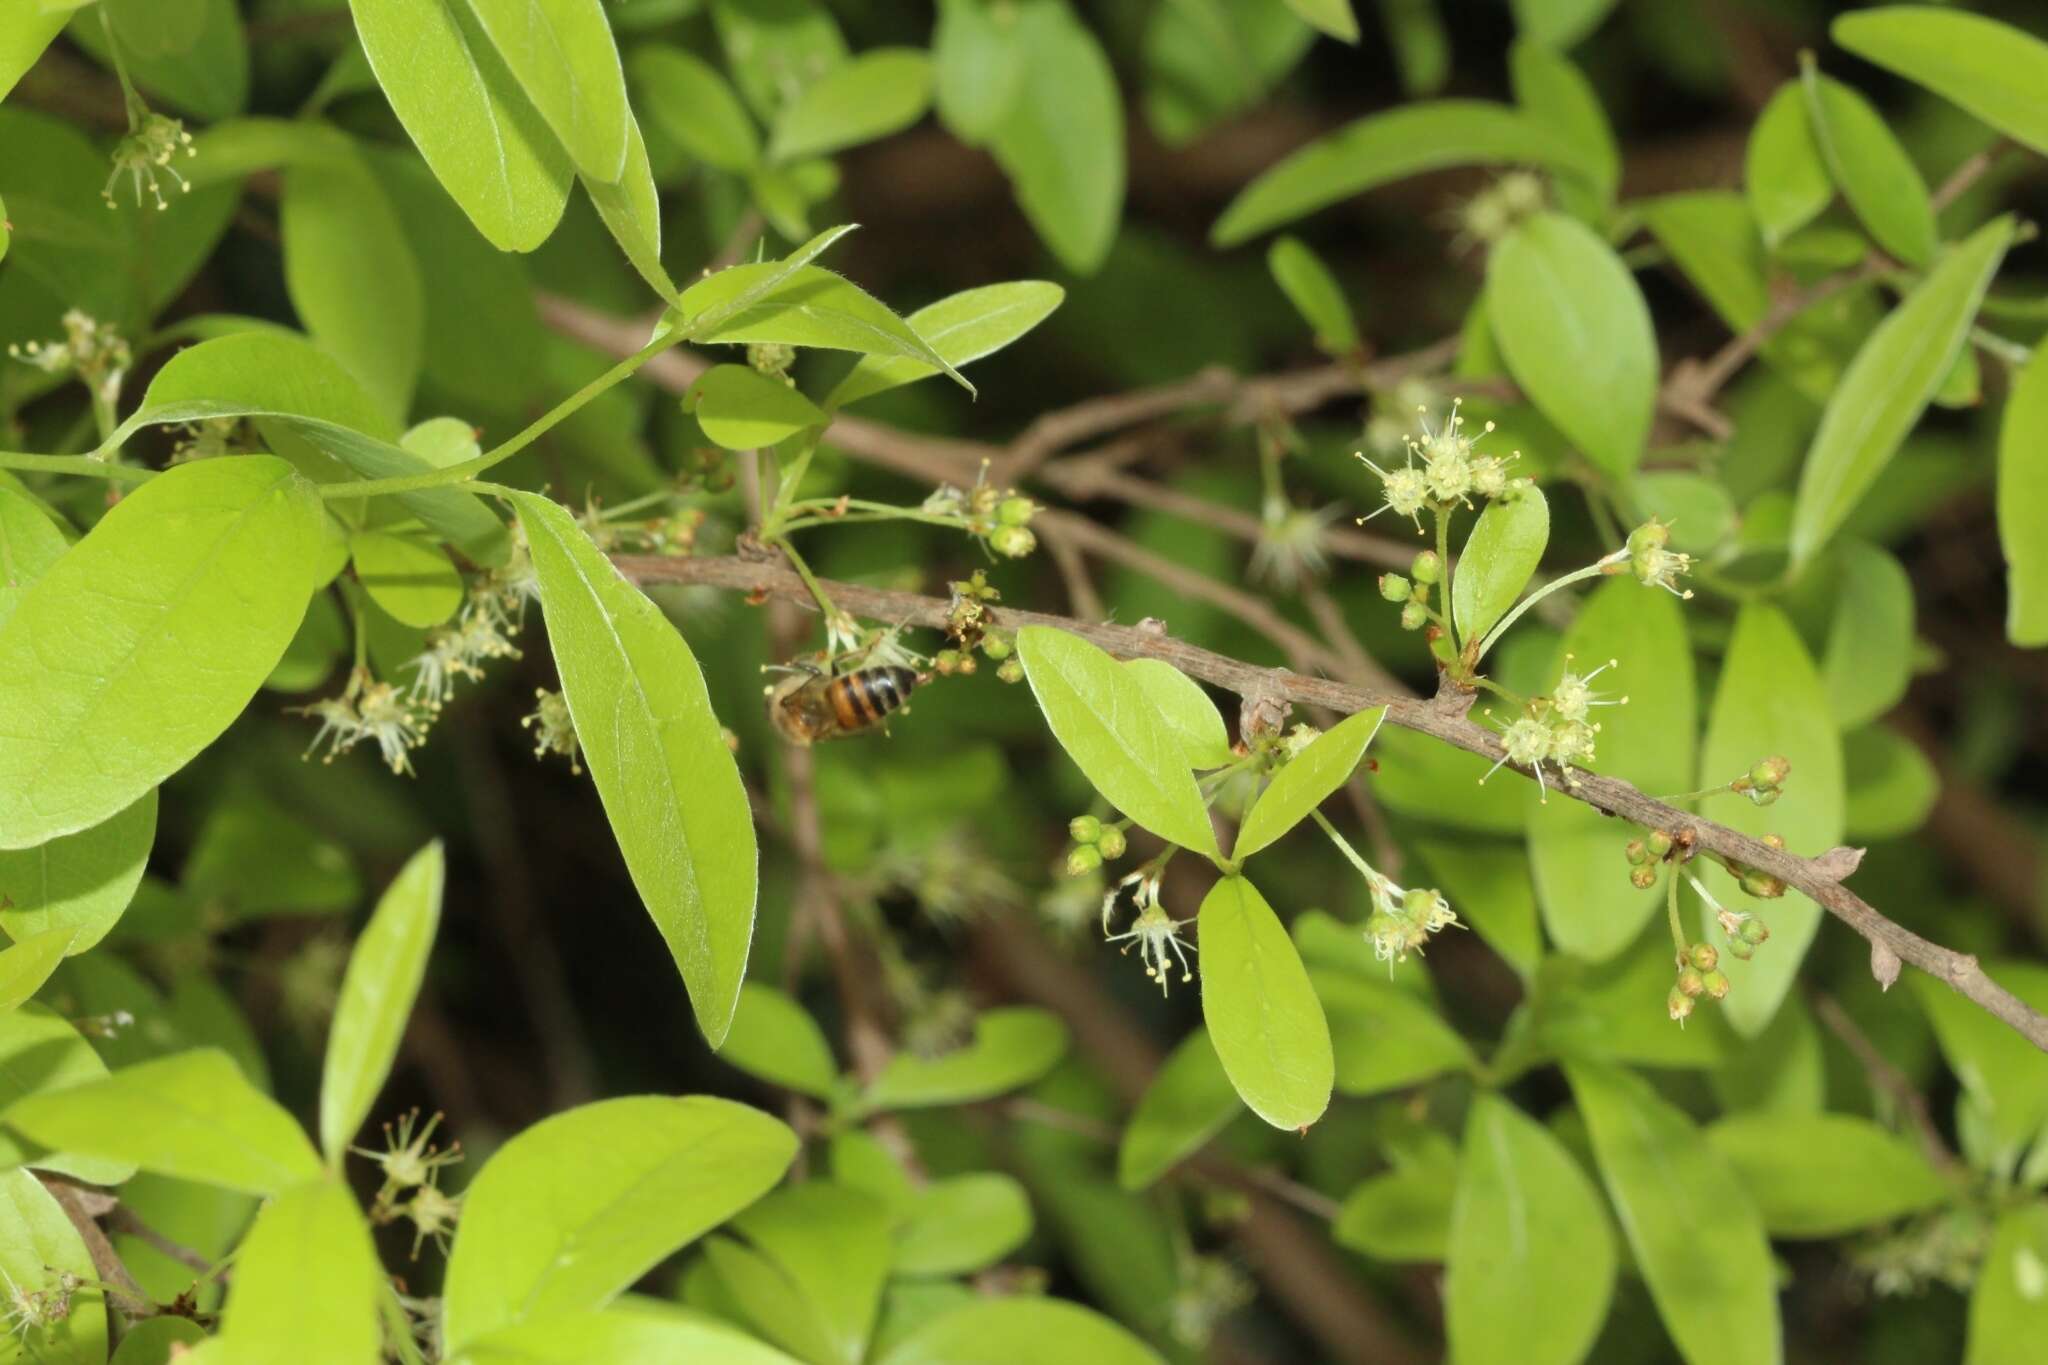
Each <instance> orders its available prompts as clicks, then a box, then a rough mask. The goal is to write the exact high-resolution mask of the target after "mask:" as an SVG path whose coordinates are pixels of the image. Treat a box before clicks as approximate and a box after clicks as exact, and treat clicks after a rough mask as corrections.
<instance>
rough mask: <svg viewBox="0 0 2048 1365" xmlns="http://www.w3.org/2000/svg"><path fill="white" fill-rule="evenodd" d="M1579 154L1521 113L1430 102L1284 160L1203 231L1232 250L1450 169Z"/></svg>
mask: <svg viewBox="0 0 2048 1365" xmlns="http://www.w3.org/2000/svg"><path fill="white" fill-rule="evenodd" d="M1579 158H1580V152H1579V149H1578V148H1576V147H1573V146H1571V145H1570V144H1568V143H1565V142H1563V141H1560V140H1559V139H1558V137H1557V135H1556V134H1554V133H1553V132H1551V131H1550V130H1549V129H1548V128H1546V127H1544V126H1543V125H1542V124H1540V123H1538V122H1536V121H1535V120H1534V119H1532V118H1530V117H1529V116H1528V115H1527V114H1524V113H1522V112H1521V111H1520V110H1517V109H1511V108H1508V107H1507V106H1506V105H1499V104H1487V103H1484V102H1482V101H1478V100H1435V101H1431V102H1428V103H1423V104H1411V105H1407V106H1405V107H1403V108H1399V109H1393V110H1389V111H1388V112H1386V113H1382V114H1370V115H1367V116H1366V117H1365V118H1362V119H1359V120H1357V121H1356V122H1354V123H1349V124H1346V125H1345V126H1344V127H1342V128H1339V129H1338V130H1337V131H1336V132H1334V133H1327V134H1325V135H1324V136H1322V137H1319V138H1317V139H1316V140H1315V141H1313V142H1311V143H1309V144H1308V145H1307V146H1306V147H1303V148H1301V149H1300V150H1299V151H1296V152H1294V153H1292V154H1291V155H1289V156H1288V157H1287V158H1286V159H1285V160H1283V161H1281V162H1280V164H1279V165H1277V166H1275V167H1273V168H1272V169H1271V170H1269V171H1266V172H1265V173H1264V174H1262V175H1260V176H1259V177H1258V178H1257V179H1256V180H1254V181H1252V183H1251V184H1249V185H1247V186H1245V188H1244V189H1243V190H1242V191H1240V192H1239V194H1238V196H1237V197H1236V198H1235V199H1233V200H1231V201H1230V206H1229V207H1228V208H1226V209H1224V210H1223V215H1222V217H1220V218H1218V219H1217V220H1216V224H1215V226H1214V227H1212V228H1210V229H1209V240H1210V241H1211V242H1212V243H1213V244H1214V245H1216V246H1236V245H1238V244H1239V243H1240V242H1245V241H1249V240H1250V239H1251V238H1253V237H1256V236H1258V235H1259V234H1260V233H1261V232H1264V231H1266V230H1267V229H1269V228H1276V227H1279V226H1280V225H1281V224H1283V223H1291V222H1293V221H1294V220H1295V219H1297V218H1302V217H1306V216H1307V215H1309V214H1311V213H1314V212H1315V211H1316V210H1317V209H1320V208H1327V207H1328V206H1329V205H1331V204H1335V203H1338V202H1340V201H1341V200H1345V199H1349V198H1351V197H1352V196H1353V195H1355V194H1363V193H1364V192H1365V191H1367V190H1370V189H1374V188H1376V187H1378V186H1380V185H1385V184H1388V183H1390V182H1392V181H1395V180H1402V179H1406V178H1407V177H1408V176H1411V175H1420V174H1422V173H1423V172H1425V171H1439V170H1443V169H1445V168H1447V167H1451V166H1473V165H1479V166H1493V165H1515V164H1530V165H1536V166H1544V167H1549V168H1553V169H1566V170H1569V169H1576V168H1577V167H1578V164H1579Z"/></svg>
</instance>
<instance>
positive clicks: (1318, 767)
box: [1230, 706, 1387, 862]
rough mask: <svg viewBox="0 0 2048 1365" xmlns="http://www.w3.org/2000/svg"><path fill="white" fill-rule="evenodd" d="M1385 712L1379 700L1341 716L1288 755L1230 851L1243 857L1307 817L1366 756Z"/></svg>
mask: <svg viewBox="0 0 2048 1365" xmlns="http://www.w3.org/2000/svg"><path fill="white" fill-rule="evenodd" d="M1386 717H1387V708H1386V707H1384V706H1373V707H1368V708H1367V709H1366V710H1363V711H1359V712H1356V713H1354V714H1352V715H1349V716H1346V717H1345V718H1344V719H1343V720H1342V721H1340V722H1338V724H1336V725H1335V726H1333V727H1332V728H1331V729H1330V730H1329V731H1328V732H1326V733H1324V734H1322V735H1318V736H1317V737H1316V739H1315V740H1314V741H1313V742H1312V743H1311V744H1310V745H1309V746H1308V747H1307V748H1306V749H1304V750H1302V751H1301V753H1299V754H1298V755H1296V756H1295V757H1294V758H1292V759H1289V760H1288V762H1287V766H1286V767H1284V768H1282V769H1281V770H1280V771H1279V772H1278V773H1276V774H1275V775H1274V777H1273V781H1272V783H1271V784H1270V785H1269V786H1267V788H1266V790H1265V791H1263V792H1261V793H1259V799H1258V800H1257V801H1255V802H1254V803H1252V808H1251V811H1250V813H1249V814H1247V815H1246V816H1245V818H1244V824H1243V826H1242V827H1240V828H1239V830H1238V832H1237V843H1236V844H1235V845H1234V846H1233V847H1232V848H1231V850H1230V852H1231V856H1232V857H1233V858H1235V859H1237V860H1238V861H1239V862H1242V861H1244V860H1245V859H1246V858H1249V857H1251V855H1252V854H1254V853H1257V852H1258V851H1259V850H1260V849H1262V848H1265V847H1266V846H1267V845H1269V844H1272V843H1274V842H1275V841H1277V840H1278V839H1279V838H1280V837H1281V836H1282V835H1284V834H1286V833H1287V831H1289V830H1291V829H1293V828H1294V827H1295V826H1296V825H1298V824H1300V823H1301V822H1302V821H1303V820H1306V819H1308V817H1309V814H1310V813H1311V812H1312V811H1314V810H1315V809H1316V808H1317V807H1319V806H1321V805H1322V804H1323V802H1324V801H1326V800H1328V799H1329V797H1330V795H1331V794H1332V793H1334V792H1335V791H1337V789H1338V788H1340V787H1342V786H1343V785H1344V784H1345V783H1346V782H1348V781H1350V780H1351V774H1352V772H1353V771H1354V770H1356V769H1357V767H1358V763H1359V760H1360V759H1362V758H1364V757H1365V750H1366V746H1367V745H1369V744H1371V743H1372V738H1373V736H1374V735H1376V734H1378V733H1379V730H1380V723H1381V722H1382V721H1384V720H1385V719H1386Z"/></svg>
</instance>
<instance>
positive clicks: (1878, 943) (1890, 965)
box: [1870, 938, 1902, 991]
mask: <svg viewBox="0 0 2048 1365" xmlns="http://www.w3.org/2000/svg"><path fill="white" fill-rule="evenodd" d="M1901 965H1902V964H1901V963H1900V961H1899V955H1898V954H1897V953H1895V952H1893V951H1892V946H1891V945H1890V944H1889V943H1886V942H1885V941H1884V940H1883V939H1881V938H1874V939H1872V940H1870V974H1871V975H1872V976H1874V977H1876V978H1877V988H1878V989H1879V990H1881V991H1888V990H1890V989H1891V988H1892V984H1893V983H1894V982H1896V981H1897V980H1898V979H1899V968H1900V966H1901Z"/></svg>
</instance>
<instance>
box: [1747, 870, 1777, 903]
mask: <svg viewBox="0 0 2048 1365" xmlns="http://www.w3.org/2000/svg"><path fill="white" fill-rule="evenodd" d="M1741 886H1742V889H1743V890H1744V891H1746V892H1748V893H1749V894H1750V895H1752V896H1755V897H1756V898H1757V899H1758V900H1761V901H1772V900H1776V899H1777V898H1778V897H1780V896H1782V895H1784V894H1785V883H1784V881H1783V880H1782V879H1780V878H1777V877H1773V876H1772V875H1771V874H1770V873H1768V872H1761V871H1758V870H1757V869H1756V868H1753V867H1745V868H1743V869H1742V877H1741Z"/></svg>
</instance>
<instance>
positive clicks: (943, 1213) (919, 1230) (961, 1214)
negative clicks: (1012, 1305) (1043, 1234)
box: [890, 1171, 1031, 1276]
mask: <svg viewBox="0 0 2048 1365" xmlns="http://www.w3.org/2000/svg"><path fill="white" fill-rule="evenodd" d="M1030 1235H1031V1199H1030V1197H1029V1196H1028V1195H1026V1194H1025V1193H1024V1187H1023V1186H1022V1185H1020V1184H1018V1183H1017V1182H1016V1181H1015V1180H1014V1179H1012V1178H1011V1177H1009V1176H1007V1175H1003V1174H1001V1173H1000V1172H997V1171H981V1172H977V1173H975V1174H972V1175H957V1176H954V1177H953V1178H951V1179H950V1180H938V1181H934V1182H932V1183H931V1184H929V1185H926V1186H925V1187H924V1188H923V1189H921V1190H919V1191H918V1192H917V1194H916V1195H915V1197H913V1198H912V1200H911V1202H910V1205H909V1207H908V1209H907V1210H906V1211H905V1213H904V1216H903V1221H902V1222H901V1223H899V1224H898V1225H897V1228H896V1252H895V1256H894V1259H893V1260H892V1261H891V1262H890V1271H891V1273H892V1274H896V1275H920V1276H930V1275H969V1274H972V1273H974V1272H975V1271H977V1270H984V1269H987V1268H988V1267H989V1266H992V1265H994V1264H995V1263H996V1262H997V1261H1000V1260H1002V1259H1003V1257H1005V1256H1007V1255H1009V1254H1010V1253H1011V1252H1013V1251H1015V1250H1016V1249H1017V1248H1018V1247H1020V1246H1022V1245H1023V1244H1024V1239H1025V1238H1027V1237H1029V1236H1030Z"/></svg>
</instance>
